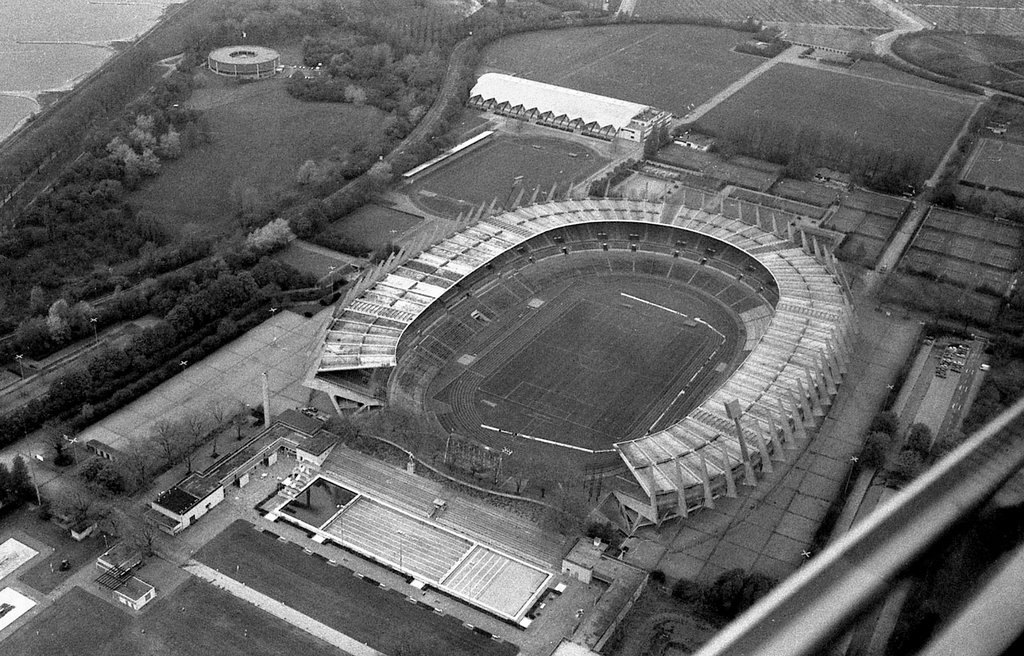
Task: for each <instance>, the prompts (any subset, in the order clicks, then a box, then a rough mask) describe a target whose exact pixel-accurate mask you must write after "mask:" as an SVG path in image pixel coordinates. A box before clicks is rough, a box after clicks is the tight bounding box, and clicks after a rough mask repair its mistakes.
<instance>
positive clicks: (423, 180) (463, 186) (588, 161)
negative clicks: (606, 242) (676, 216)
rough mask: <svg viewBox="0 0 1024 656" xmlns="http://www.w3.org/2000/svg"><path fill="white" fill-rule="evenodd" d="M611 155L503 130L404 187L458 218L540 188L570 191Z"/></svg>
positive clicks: (423, 203) (424, 204) (426, 205)
mask: <svg viewBox="0 0 1024 656" xmlns="http://www.w3.org/2000/svg"><path fill="white" fill-rule="evenodd" d="M607 163H608V160H607V159H606V158H605V157H603V156H601V155H599V154H598V153H597V152H595V151H593V150H591V149H590V148H588V147H587V146H584V145H582V144H580V143H577V142H574V141H566V140H563V139H557V138H553V137H542V136H525V135H524V136H522V137H519V136H510V135H504V134H503V135H500V136H497V137H493V138H492V139H491V140H489V141H487V142H485V143H483V144H482V145H480V146H478V147H477V148H475V149H474V150H471V151H470V152H467V153H465V154H464V155H459V156H456V157H453V158H451V159H450V160H447V161H445V162H442V163H441V164H439V165H437V168H435V169H431V170H428V171H426V172H425V173H423V174H422V177H420V178H419V179H418V180H416V181H414V182H412V183H410V184H409V186H408V187H406V189H405V191H406V193H407V194H408V196H409V198H410V200H412V202H413V203H415V204H416V205H417V206H419V207H421V208H423V209H424V210H425V211H426V212H428V213H432V214H437V215H439V216H448V217H452V218H454V217H455V216H457V215H458V214H460V213H465V212H469V211H471V210H474V209H476V208H478V207H480V205H482V204H484V203H490V202H492V201H495V200H497V202H498V205H499V206H502V205H505V204H509V203H514V202H515V200H516V198H517V197H519V195H520V194H522V199H523V202H527V201H529V199H530V198H531V196H532V195H533V193H534V192H535V191H538V192H539V193H540V197H541V198H545V197H546V196H547V194H548V193H549V192H550V191H551V190H552V189H553V188H555V189H557V190H559V191H561V192H565V191H566V189H567V188H568V187H569V186H570V185H573V184H577V183H580V182H582V181H583V180H584V179H586V178H587V177H589V176H590V175H592V174H594V173H595V172H597V171H598V170H599V169H601V168H602V167H603V166H604V165H605V164H607Z"/></svg>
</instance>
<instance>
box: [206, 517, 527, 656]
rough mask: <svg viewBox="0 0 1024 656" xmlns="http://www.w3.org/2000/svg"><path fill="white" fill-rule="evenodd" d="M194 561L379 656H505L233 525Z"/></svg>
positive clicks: (448, 623) (411, 606)
mask: <svg viewBox="0 0 1024 656" xmlns="http://www.w3.org/2000/svg"><path fill="white" fill-rule="evenodd" d="M195 558H196V560H198V561H200V562H202V563H203V564H205V565H207V566H209V567H212V568H213V569H216V570H218V571H219V572H221V573H223V574H225V575H227V576H230V577H231V578H233V579H235V580H237V581H240V582H242V583H244V584H245V585H247V586H249V587H251V588H253V589H255V590H258V591H259V592H262V593H263V594H265V595H267V596H269V597H272V598H273V599H276V600H278V601H280V602H281V603H283V604H285V605H287V606H289V607H291V608H294V609H295V610H297V611H299V612H300V613H304V614H305V615H308V616H309V617H312V618H313V619H315V620H317V621H318V622H322V623H323V624H326V625H327V626H329V627H331V628H332V629H335V630H337V631H340V632H341V633H344V634H346V635H348V636H349V637H351V638H353V639H355V640H358V641H359V642H362V643H364V644H366V645H369V646H370V647H372V648H374V649H377V650H378V651H382V652H384V653H386V654H398V653H403V650H406V649H410V648H412V647H416V648H419V649H420V650H421V651H422V652H423V653H431V654H446V655H450V656H462V655H467V656H468V655H470V654H472V655H474V656H475V655H480V656H486V655H488V654H491V655H493V656H512V654H515V653H516V652H517V651H518V649H517V648H516V647H515V646H514V645H512V644H510V643H507V642H498V641H496V640H492V639H491V638H490V637H488V636H485V635H482V634H480V633H478V632H476V631H473V630H471V629H468V628H466V627H465V626H463V624H462V622H461V621H459V620H457V619H455V618H453V617H451V616H441V615H437V614H435V613H434V612H433V609H431V608H429V607H427V608H425V607H423V606H422V605H420V604H416V603H410V602H409V600H408V598H407V597H405V595H403V594H401V593H399V592H397V591H395V590H388V589H384V588H382V587H380V586H379V585H378V584H377V583H376V582H372V581H369V580H368V579H361V578H359V577H357V576H355V575H354V574H353V573H352V571H351V570H349V569H346V568H345V567H342V566H334V565H331V564H329V563H327V562H326V561H325V560H323V559H321V558H317V557H314V556H311V555H309V554H307V553H305V552H304V551H303V550H302V548H301V547H299V546H298V545H296V544H292V543H289V542H282V541H280V540H277V539H276V538H275V537H274V536H273V535H268V534H266V533H263V532H261V531H258V530H256V529H255V527H254V526H253V525H252V524H249V523H248V522H244V521H241V520H239V521H236V522H234V523H233V524H231V525H230V526H228V528H226V529H224V531H222V532H221V533H220V534H219V535H218V536H217V537H215V538H214V539H213V540H211V541H210V542H209V543H207V544H206V546H204V547H203V548H202V549H200V550H199V551H198V552H197V553H196V556H195Z"/></svg>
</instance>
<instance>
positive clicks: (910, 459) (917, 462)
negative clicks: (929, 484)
mask: <svg viewBox="0 0 1024 656" xmlns="http://www.w3.org/2000/svg"><path fill="white" fill-rule="evenodd" d="M923 468H924V458H922V457H921V454H920V453H918V452H917V451H911V450H909V449H905V450H903V451H901V452H900V455H899V457H898V458H896V462H895V463H893V465H892V468H891V469H890V471H889V473H890V474H891V475H892V477H893V479H894V481H895V482H896V483H898V484H905V483H909V482H910V481H912V480H914V478H916V477H917V475H918V474H920V473H921V470H922V469H923Z"/></svg>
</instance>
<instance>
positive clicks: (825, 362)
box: [818, 351, 839, 396]
mask: <svg viewBox="0 0 1024 656" xmlns="http://www.w3.org/2000/svg"><path fill="white" fill-rule="evenodd" d="M818 357H819V359H820V360H821V375H822V376H823V377H824V378H825V389H826V390H828V395H829V396H835V395H836V394H838V393H839V388H838V387H836V381H835V379H834V378H833V376H834V375H835V373H834V371H833V370H834V367H833V363H832V360H831V359H830V358H829V357H828V355H826V354H825V352H824V351H821V352H820V353H818Z"/></svg>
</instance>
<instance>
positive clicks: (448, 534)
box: [267, 446, 561, 626]
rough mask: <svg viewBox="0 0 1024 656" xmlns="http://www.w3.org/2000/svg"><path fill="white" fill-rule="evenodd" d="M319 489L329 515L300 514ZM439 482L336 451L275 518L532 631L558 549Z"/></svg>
mask: <svg viewBox="0 0 1024 656" xmlns="http://www.w3.org/2000/svg"><path fill="white" fill-rule="evenodd" d="M315 486H320V487H329V488H331V489H332V490H333V496H332V501H337V500H341V501H342V502H343V503H338V504H336V505H333V504H328V505H329V506H330V507H329V508H327V511H328V512H326V513H323V514H319V515H316V514H312V513H302V512H296V509H295V508H292V507H293V506H294V504H295V502H296V500H300V499H301V498H302V496H303V493H304V492H305V491H306V490H308V489H310V488H313V487H315ZM444 496H445V492H444V489H443V488H442V486H441V485H440V484H438V483H434V482H432V481H429V480H426V479H424V478H421V477H419V476H416V475H414V474H410V473H407V472H405V471H402V470H400V469H396V468H394V467H392V466H390V465H386V464H384V463H381V462H379V461H376V460H374V459H372V458H370V457H369V456H365V455H362V454H360V453H357V452H354V451H350V450H349V449H346V448H345V447H341V446H339V447H337V448H336V449H335V450H334V451H333V452H332V453H331V455H330V456H329V457H328V459H327V460H326V462H324V464H323V467H322V468H321V469H320V470H319V471H318V472H317V475H316V478H313V479H311V480H308V481H306V483H305V484H304V486H303V488H302V489H301V490H293V489H290V488H289V487H288V486H285V488H284V489H283V490H282V491H281V492H280V493H279V494H278V496H277V497H276V498H275V499H274V500H273V501H272V502H270V504H269V506H268V507H269V509H270V512H269V514H268V515H267V518H268V519H272V520H274V519H280V520H284V521H287V522H290V523H293V524H296V525H298V526H300V527H301V528H302V529H303V530H306V531H308V532H309V533H310V534H312V535H313V538H314V540H316V541H318V542H321V543H323V542H330V543H333V544H336V545H339V546H342V547H344V548H346V549H350V550H352V551H354V552H356V553H359V554H361V555H363V556H366V557H367V558H371V559H373V560H375V561H377V562H379V563H381V564H384V565H386V566H388V567H390V568H392V569H394V570H397V571H398V572H401V573H402V574H404V575H406V576H408V577H411V578H412V579H413V580H414V581H416V582H417V585H418V586H419V587H423V586H429V587H432V588H434V589H437V590H440V591H442V592H445V593H446V594H450V595H452V596H453V597H455V598H457V599H461V600H463V601H466V602H468V603H470V604H472V605H474V606H476V607H478V608H481V609H483V610H485V611H487V612H489V613H491V614H493V615H495V616H497V617H500V618H502V619H504V620H507V621H509V622H515V623H519V624H522V625H524V626H525V625H528V624H529V621H528V620H526V619H524V618H526V615H527V613H528V612H529V610H530V608H531V607H532V606H533V605H534V603H536V601H537V599H539V598H540V596H541V595H542V594H543V593H544V591H545V590H546V589H547V587H548V586H549V584H550V583H551V581H552V580H553V578H554V575H555V574H554V573H555V571H556V569H557V563H558V558H559V556H560V555H561V548H560V544H558V543H557V542H556V541H553V540H551V539H550V538H549V537H548V536H545V535H542V534H540V533H539V531H538V529H537V527H536V526H533V525H531V524H530V523H529V522H527V521H526V520H523V519H521V518H518V517H516V516H514V515H511V514H509V513H505V512H502V511H500V510H497V509H492V508H489V507H486V506H485V505H484V504H482V503H480V502H478V501H476V500H473V499H465V498H446V499H445V500H444V503H443V505H441V506H440V507H439V506H438V504H437V500H439V499H440V498H441V497H444Z"/></svg>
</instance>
